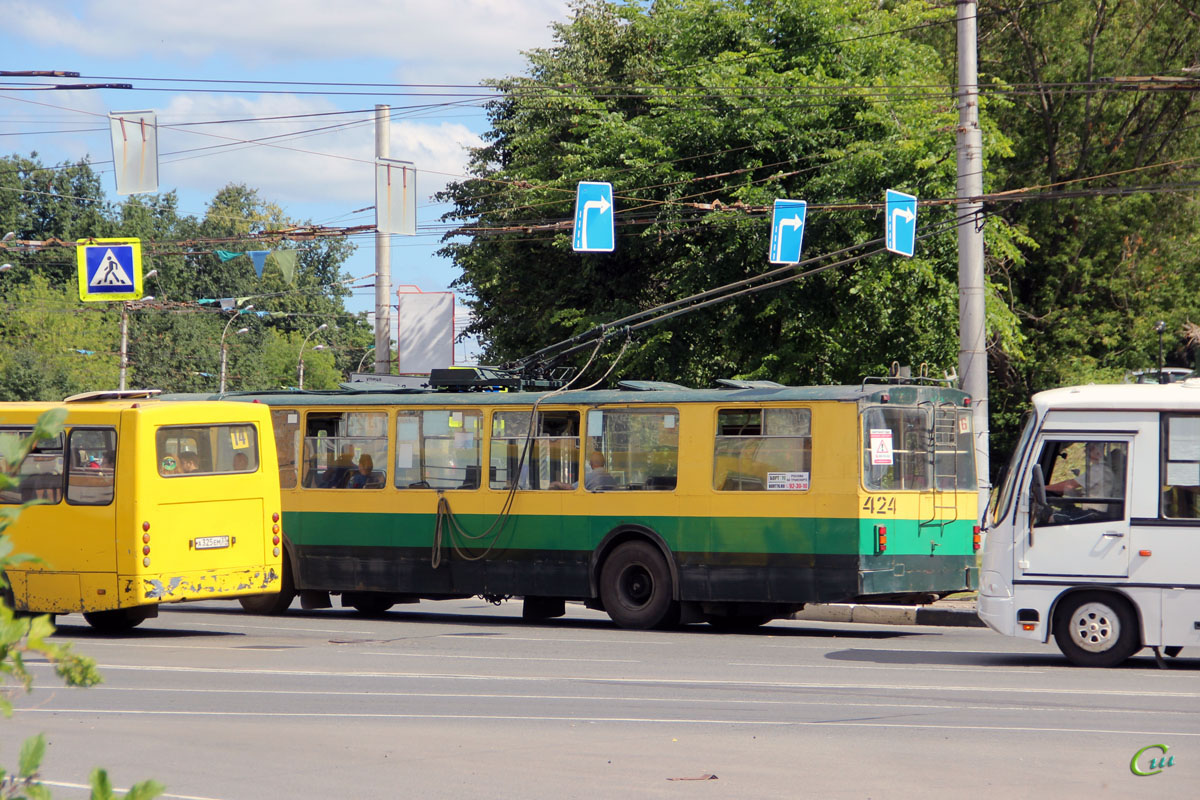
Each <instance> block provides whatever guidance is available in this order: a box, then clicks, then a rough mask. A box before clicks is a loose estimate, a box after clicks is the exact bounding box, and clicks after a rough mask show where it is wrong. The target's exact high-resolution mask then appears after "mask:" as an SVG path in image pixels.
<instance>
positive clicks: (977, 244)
mask: <svg viewBox="0 0 1200 800" xmlns="http://www.w3.org/2000/svg"><path fill="white" fill-rule="evenodd" d="M977 13H978V0H958V10H957V16H958V137H957V138H958V194H957V196H958V203H957V206H956V213H957V215H958V343H959V344H958V372H959V374H960V375H961V376H962V388H963V389H964V390H965V391H966V392H967V393H968V394H970V395H971V403H972V405H973V408H974V414H973V418H974V422H975V465H976V475H977V477H978V481H979V499H980V514H981V516H982V512H983V509H985V508H986V507H987V500H988V489H989V488H990V483H989V477H988V476H989V467H990V465H989V457H988V433H989V431H988V377H987V338H986V326H987V311H986V308H985V302H984V300H985V298H984V273H983V216H982V214H981V212H982V211H983V203H982V202H980V201H979V200H978V199H977V198H979V197H980V196H981V195H982V194H983V138H982V135H981V134H980V130H979V86H978V84H979V72H978V54H977V51H976V44H977V42H976V39H977V34H976V26H975V20H976V15H977ZM971 198H976V199H971Z"/></svg>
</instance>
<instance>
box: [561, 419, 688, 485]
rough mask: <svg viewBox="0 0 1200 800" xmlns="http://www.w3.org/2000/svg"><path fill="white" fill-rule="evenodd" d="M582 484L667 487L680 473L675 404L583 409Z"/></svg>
mask: <svg viewBox="0 0 1200 800" xmlns="http://www.w3.org/2000/svg"><path fill="white" fill-rule="evenodd" d="M587 445H588V446H587V453H586V457H585V459H584V475H583V487H584V488H585V489H586V490H587V491H589V492H604V491H610V490H616V489H625V490H628V489H634V490H637V489H649V490H671V489H674V488H675V483H676V480H677V475H678V474H679V412H678V410H676V409H674V408H619V409H592V410H590V411H588V412H587Z"/></svg>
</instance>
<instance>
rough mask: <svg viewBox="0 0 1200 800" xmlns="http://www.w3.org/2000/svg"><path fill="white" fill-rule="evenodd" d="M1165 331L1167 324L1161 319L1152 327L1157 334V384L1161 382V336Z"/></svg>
mask: <svg viewBox="0 0 1200 800" xmlns="http://www.w3.org/2000/svg"><path fill="white" fill-rule="evenodd" d="M1166 329H1167V323H1165V322H1163V321H1162V320H1161V319H1160V320H1159V321H1158V323H1157V324H1155V326H1154V330H1155V331H1157V332H1158V382H1159V383H1162V382H1163V371H1162V361H1163V359H1162V336H1163V331H1165V330H1166Z"/></svg>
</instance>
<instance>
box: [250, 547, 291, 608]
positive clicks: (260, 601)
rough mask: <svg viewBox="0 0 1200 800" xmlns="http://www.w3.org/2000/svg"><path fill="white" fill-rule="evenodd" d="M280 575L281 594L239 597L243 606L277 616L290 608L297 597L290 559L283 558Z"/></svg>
mask: <svg viewBox="0 0 1200 800" xmlns="http://www.w3.org/2000/svg"><path fill="white" fill-rule="evenodd" d="M281 573H282V574H281V575H280V576H279V594H258V595H254V596H253V597H239V598H238V602H239V603H241V604H242V608H243V609H244V610H245V611H247V612H249V613H251V614H263V615H266V616H269V617H277V616H279V615H280V614H282V613H283V612H285V611H287V610H288V607H289V606H291V604H292V601H293V600H295V599H296V587H295V585H294V584H293V583H292V566H291V564H290V562H289V561H288V559H287V558H286V557H284V559H283V569H282V570H281Z"/></svg>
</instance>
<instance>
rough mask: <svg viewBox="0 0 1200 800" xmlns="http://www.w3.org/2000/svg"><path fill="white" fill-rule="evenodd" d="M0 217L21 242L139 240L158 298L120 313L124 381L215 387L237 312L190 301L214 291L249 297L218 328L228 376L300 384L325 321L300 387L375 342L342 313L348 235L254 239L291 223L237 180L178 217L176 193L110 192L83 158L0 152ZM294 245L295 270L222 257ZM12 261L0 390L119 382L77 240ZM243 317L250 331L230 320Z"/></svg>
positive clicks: (113, 335) (149, 289) (50, 392)
mask: <svg viewBox="0 0 1200 800" xmlns="http://www.w3.org/2000/svg"><path fill="white" fill-rule="evenodd" d="M0 198H2V199H3V200H4V202H0V228H2V229H3V232H9V231H11V232H13V233H15V234H17V235H16V237H15V240H17V241H39V242H49V243H51V244H53V240H58V241H61V242H63V243H66V244H70V243H72V242H74V241H75V240H76V239H81V238H88V237H92V238H102V237H104V238H107V237H118V236H120V237H137V238H139V239H141V240H142V242H143V266H144V269H145V270H146V271H147V272H149V271H150V270H157V273H156V274H155V275H154V276H153V277H151V278H149V279H148V280H147V281H146V285H145V291H146V293H147V294H148V295H152V296H153V297H154V300H153V301H151V302H148V303H139V304H135V305H133V306H131V307H130V308H129V313H128V330H129V333H128V345H127V361H128V370H127V377H126V384H127V385H128V386H147V387H155V388H160V389H163V390H165V391H212V390H215V389H216V388H217V385H218V381H219V374H220V361H221V338H222V334H224V333H226V329H227V323H229V322H230V317H231V314H232V313H233V312H232V310H222V309H221V308H220V307H219V306H217V305H216V304H214V303H212V302H210V303H208V304H199V303H198V302H197V301H199V300H202V299H205V300H209V301H213V300H218V299H221V298H234V299H240V301H241V302H240V306H241V307H245V306H246V305H250V304H252V305H253V306H254V314H253V315H249V316H247V315H239V318H238V319H237V320H236V323H235V324H236V327H235V328H234V330H233V331H229V333H228V334H226V336H225V340H226V341H225V343H226V347H227V353H228V363H227V370H226V373H227V387H228V388H230V389H274V388H280V387H286V386H294V385H296V367H297V362H298V359H299V348H300V343H301V341H302V340H303V338H304V336H306V335H307V334H308V333H309V332H310V331H312V330H313V329H314V328H316V327H317V326H319V325H321V324H323V323H324V324H327V325H328V326H329V330H328V331H327V332H323V334H322V335H321V336H320V337H318V338H315V339H314V340H313V341H312V342H311V344H310V347H311V346H312V345H316V344H324V345H325V349H324V350H322V351H317V352H314V353H313V354H311V356H310V355H309V354H306V355H305V365H306V376H305V385H306V386H308V387H311V388H332V387H334V386H336V385H337V383H338V381H339V380H341V379H342V376H343V375H345V374H346V373H348V372H350V371H351V370H353V369H354V367H355V366H356V365H357V364H358V361H359V358H360V357H361V355H362V352H363V350H364V349H365V348H366V347H368V346H369V345H370V344H371V342H372V341H373V333H372V331H371V329H370V327H369V325H368V324H367V321H366V319H365V316H363V315H351V314H348V313H347V312H346V311H345V309H344V306H343V302H344V299H345V297H347V296H348V295H349V290H348V289H346V288H345V287H344V286H343V285H342V284H341V283H340V281H342V280H343V279H344V278H345V276H344V275H343V274H342V271H341V267H342V264H343V263H344V262H345V260H346V258H347V257H348V256H349V255H350V254H351V252H353V245H351V244H350V243H348V242H346V241H343V240H341V239H328V240H318V241H305V242H297V243H293V244H289V243H287V242H285V241H280V242H268V243H262V242H259V241H252V240H248V239H247V237H248V236H249V235H250V234H255V233H261V232H262V231H264V230H282V229H286V228H288V227H290V226H292V225H293V224H295V223H294V222H293V221H292V220H290V219H288V218H287V216H286V214H285V213H284V212H283V210H282V209H281V208H280V207H279V206H278V205H276V204H274V203H270V202H267V201H265V200H263V199H262V198H261V197H260V196H259V195H258V193H257V192H256V191H254V190H253V189H251V188H249V187H247V186H244V185H237V184H234V185H230V186H227V187H225V188H224V189H222V190H221V191H219V192H218V193H217V194H216V196H215V197H214V198H213V200H212V202H211V203H209V205H208V207H207V209H206V211H205V213H204V215H203V216H202V217H195V216H189V215H184V214H181V213H180V211H179V207H178V200H177V198H176V195H175V193H174V192H165V193H162V194H157V195H135V196H131V197H129V198H126V199H124V200H123V201H122V202H121V203H119V204H115V205H114V204H111V203H108V202H107V201H106V200H105V197H104V193H103V190H102V189H101V186H100V182H99V179H98V176H96V174H95V173H94V172H92V171H91V169H90V167H88V166H86V165H72V164H59V165H57V166H53V167H47V166H44V165H42V164H41V163H40V162H39V161H38V160H37V158H36V154H34V155H32V156H31V157H29V158H22V157H18V156H12V157H9V158H3V159H0ZM253 249H271V250H279V249H292V250H294V251H295V253H296V254H297V264H296V269H295V274H294V276H293V278H292V280H291V281H289V280H288V279H287V278H285V276H284V274H283V272H282V270H281V269H280V268H279V267H278V265H277V264H276V263H275V262H274V260H273V259H271V260H268V262H267V267H266V269H265V270H264V272H263V274H262V276H261V277H259V276H258V275H256V273H255V270H254V269H253V268H252V265H251V262H250V259H249V258H246V257H241V258H234V259H231V260H222V259H221V258H220V257H219V255H218V254H217V252H216V251H217V250H223V251H226V252H235V253H237V252H244V251H246V250H253ZM4 256H5V260H6V261H10V262H11V263H12V264H13V265H14V266H13V269H11V270H9V271H7V272H5V273H4V275H3V280H2V281H0V304H2V306H3V307H4V309H5V313H4V314H3V315H0V399H8V400H16V399H41V400H50V399H61V398H62V397H64V396H66V395H69V394H73V393H75V392H79V391H84V390H88V389H110V388H114V387H115V386H116V385H117V384H118V371H119V365H120V357H119V350H120V347H119V342H120V326H121V306H122V304H120V303H81V302H80V301H79V297H78V289H77V286H78V281H77V277H76V269H77V268H76V262H75V251H74V249H73V248H72V247H54V246H50V247H40V248H37V249H24V248H23V249H17V250H11V249H10V250H8V251H5V253H4ZM242 327H248V328H249V329H250V330H249V331H248V332H247V333H246V334H242V335H240V336H239V335H237V334H236V330H238V329H240V328H242Z"/></svg>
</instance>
